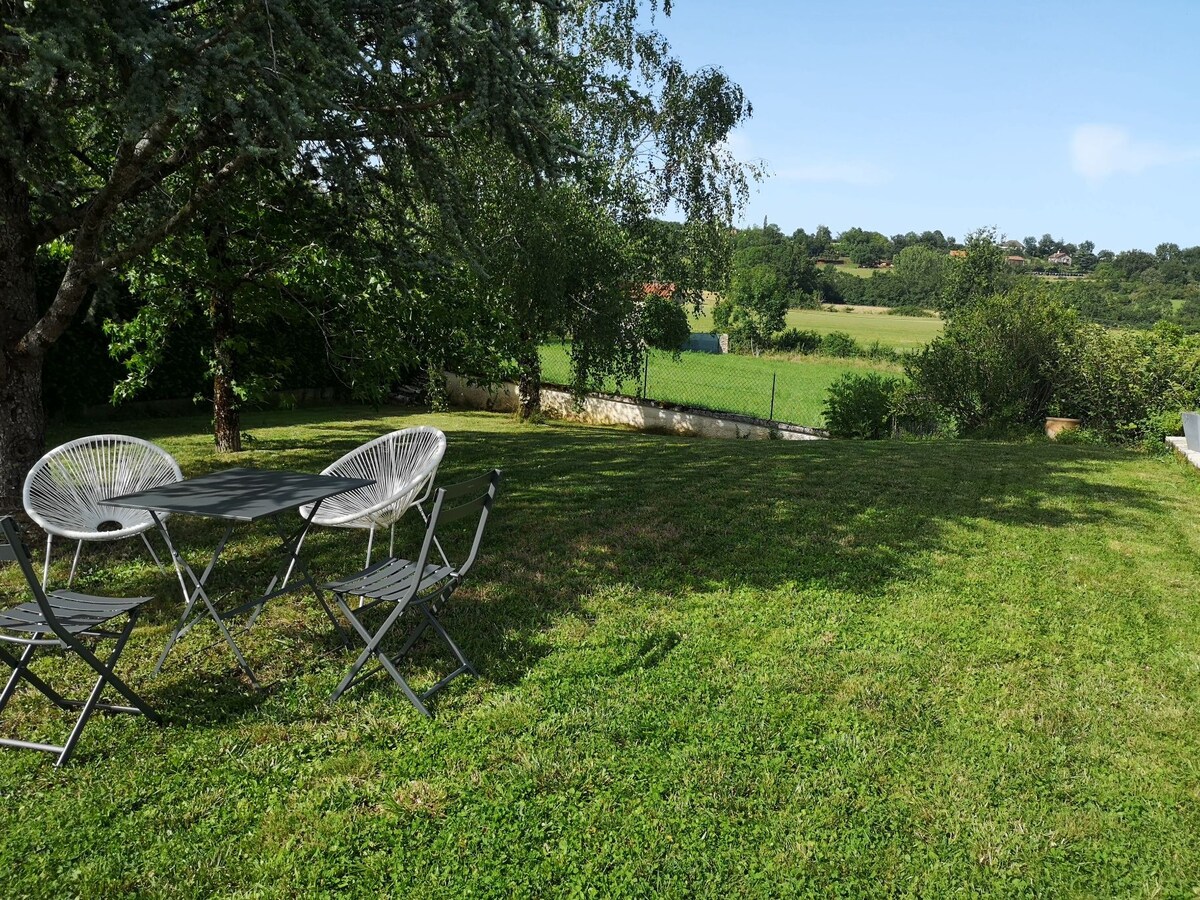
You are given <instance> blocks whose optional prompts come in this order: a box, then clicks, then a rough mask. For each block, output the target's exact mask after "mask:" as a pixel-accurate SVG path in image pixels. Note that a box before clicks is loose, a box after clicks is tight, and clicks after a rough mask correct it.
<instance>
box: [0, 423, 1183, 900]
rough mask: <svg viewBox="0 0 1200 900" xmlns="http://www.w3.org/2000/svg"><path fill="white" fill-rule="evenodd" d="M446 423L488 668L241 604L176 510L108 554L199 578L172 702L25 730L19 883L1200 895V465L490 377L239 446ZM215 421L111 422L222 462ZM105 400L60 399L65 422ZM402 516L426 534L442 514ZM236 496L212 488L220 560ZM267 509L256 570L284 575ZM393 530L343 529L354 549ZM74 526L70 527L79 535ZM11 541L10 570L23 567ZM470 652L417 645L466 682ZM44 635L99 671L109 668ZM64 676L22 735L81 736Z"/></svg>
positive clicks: (327, 546)
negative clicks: (223, 516)
mask: <svg viewBox="0 0 1200 900" xmlns="http://www.w3.org/2000/svg"><path fill="white" fill-rule="evenodd" d="M417 423H428V424H433V425H437V426H439V427H441V428H443V429H445V430H446V431H447V433H448V435H449V450H448V453H447V457H446V462H445V465H444V466H443V470H442V473H441V480H442V481H443V482H444V481H448V480H451V479H456V478H459V477H462V476H465V475H470V474H474V473H477V472H480V471H482V470H483V469H485V468H486V467H489V466H493V465H497V466H501V467H502V468H503V469H504V470H505V472H506V482H505V485H504V489H503V493H502V494H501V497H500V500H499V502H498V504H497V507H496V515H495V519H494V523H493V527H492V529H491V532H490V535H489V539H488V540H487V542H486V545H485V548H484V551H483V555H482V557H481V562H480V564H479V567H478V568H477V570H476V575H477V577H476V578H474V579H473V581H472V582H471V583H470V584H469V585H468V587H467V588H464V590H463V591H462V592H461V593H460V595H459V597H458V598H457V599H458V601H459V602H458V603H457V604H456V606H455V607H454V608H453V609H452V611H451V612H449V613H448V624H449V625H450V627H451V629H452V630H453V631H454V632H455V633H456V634H457V635H458V636H459V637H460V639H461V641H462V643H463V645H464V648H465V649H466V651H467V653H468V655H470V656H471V657H472V658H473V659H474V661H475V662H476V664H477V665H478V667H479V669H480V671H481V673H482V677H481V678H480V679H478V680H469V679H459V681H457V682H456V683H455V684H454V686H452V687H451V688H450V689H449V690H448V691H447V692H445V693H444V694H443V695H442V698H441V699H440V701H439V702H438V703H437V704H436V713H437V718H435V719H434V720H433V721H426V720H424V719H422V718H421V717H419V716H418V715H417V714H416V713H415V712H414V711H413V710H412V708H411V707H410V706H409V705H408V703H407V702H406V701H405V700H404V698H403V697H402V696H401V694H400V692H399V691H398V690H395V689H393V688H392V687H391V686H389V685H388V684H386V683H384V682H375V683H373V685H372V684H369V685H366V686H364V687H363V688H361V689H359V690H357V691H355V692H354V693H352V694H351V695H349V696H348V697H347V698H346V699H345V700H344V701H343V702H341V703H338V704H337V705H330V704H328V703H327V702H326V697H327V696H328V695H329V693H330V691H332V689H333V687H334V686H335V685H336V683H337V681H338V679H339V677H340V676H341V674H342V673H343V671H344V669H345V667H346V665H347V664H348V663H349V661H350V657H349V655H348V654H347V653H345V652H343V651H342V650H340V649H339V648H338V646H337V644H336V643H335V642H334V641H333V639H332V638H331V636H330V629H329V626H328V623H327V622H326V621H325V620H324V619H323V616H322V614H321V613H320V612H319V611H318V609H317V608H316V606H315V604H314V603H313V602H312V601H311V600H303V599H299V598H297V599H291V600H284V601H281V602H279V603H277V604H276V605H274V606H271V607H268V612H267V613H266V615H265V616H264V617H263V618H262V620H260V622H259V623H258V624H257V625H256V626H255V628H254V630H253V631H251V632H250V633H249V634H247V635H245V636H244V639H243V646H244V647H245V648H246V649H247V651H248V654H249V657H250V660H251V662H252V663H253V664H255V665H256V666H258V667H259V669H260V672H259V675H260V677H261V678H262V680H263V683H264V685H265V689H264V690H262V691H261V692H258V691H254V690H251V689H250V688H249V687H248V686H247V684H246V683H245V681H244V680H243V679H242V678H241V677H240V676H239V674H238V672H237V670H236V669H235V667H234V666H233V664H232V660H231V657H230V656H229V654H228V653H227V652H225V651H222V650H221V648H220V647H219V646H218V647H213V648H211V649H204V645H205V644H207V643H208V642H209V641H211V640H212V639H213V638H214V632H213V629H212V628H211V626H210V627H206V628H200V629H198V630H197V632H195V633H193V634H192V635H190V636H189V637H188V638H186V639H185V641H184V643H183V646H182V648H181V649H182V651H183V652H182V653H180V654H179V655H178V656H174V657H172V659H171V660H170V661H169V662H168V664H167V666H166V668H165V670H164V672H163V674H162V675H161V676H159V677H157V678H155V677H150V676H149V669H150V667H151V665H152V663H153V660H154V656H155V654H156V652H157V651H158V650H159V649H160V648H161V647H162V644H163V641H164V640H165V638H166V634H167V629H168V623H169V622H170V621H171V620H172V619H173V618H174V616H175V615H177V613H178V610H179V600H178V598H177V594H176V591H177V590H178V587H177V585H175V584H174V583H173V581H172V579H171V578H170V577H168V576H166V575H162V574H159V573H158V572H157V571H156V570H155V569H153V568H152V567H151V566H150V565H148V564H147V563H146V562H145V561H144V556H143V554H144V550H142V549H141V548H140V544H138V545H136V546H135V545H134V544H129V543H127V544H125V545H122V546H118V547H111V548H100V549H96V548H92V549H90V550H88V551H85V555H84V562H83V563H82V566H83V577H82V583H81V585H80V587H81V588H83V589H85V590H86V589H91V590H95V591H121V592H126V593H133V592H137V593H141V592H148V593H152V594H155V595H157V596H159V597H161V598H162V599H161V600H160V602H159V603H158V604H157V605H156V606H154V607H152V609H151V611H150V613H149V615H148V618H147V620H146V621H145V623H144V625H142V626H141V627H140V628H139V629H138V631H137V632H136V633H135V635H134V638H133V640H132V642H131V644H130V646H129V648H128V650H127V652H126V663H127V669H128V668H129V667H130V666H131V667H132V669H133V670H134V672H133V681H134V684H135V686H137V687H140V688H141V690H143V691H144V692H145V695H146V696H147V698H148V699H149V700H150V701H151V702H152V703H154V704H155V705H156V706H157V707H158V708H159V709H161V710H162V711H163V712H164V713H165V714H166V716H167V717H168V719H169V724H168V726H167V727H165V728H162V729H158V728H155V727H153V726H151V725H149V724H148V723H145V722H142V721H138V720H134V719H129V718H100V717H97V718H96V719H95V720H94V721H93V723H92V724H91V725H90V726H89V728H88V730H87V731H86V732H85V734H84V737H83V740H82V741H81V743H80V746H79V750H78V753H77V755H76V758H75V760H74V762H73V763H72V765H70V766H69V767H67V768H66V769H64V770H62V771H56V770H54V769H53V768H52V766H51V765H50V763H49V760H48V759H47V758H46V757H45V756H43V755H41V754H35V753H30V752H17V751H0V800H2V801H3V810H4V827H3V828H2V829H0V872H2V873H3V891H2V893H3V895H4V896H5V897H62V896H79V897H116V896H126V895H137V896H143V897H159V896H173V897H210V896H235V897H297V896H304V897H308V896H327V897H334V896H336V897H377V896H391V897H448V898H450V897H455V898H457V897H462V896H473V897H474V896H497V897H500V896H503V897H513V896H515V897H550V896H596V897H617V896H670V897H679V896H712V897H729V896H758V897H778V896H812V897H830V896H844V897H890V896H896V895H905V896H910V895H912V896H926V897H943V896H960V895H961V896H967V895H970V896H988V897H1012V896H1035V895H1036V896H1047V897H1095V896H1126V897H1130V896H1132V897H1141V896H1170V897H1185V896H1194V893H1195V891H1196V890H1197V888H1198V887H1200V869H1198V868H1197V865H1196V861H1197V859H1200V771H1198V768H1197V760H1200V593H1198V592H1197V591H1196V589H1195V585H1196V583H1197V580H1198V579H1200V517H1197V516H1196V515H1195V510H1196V508H1197V505H1198V504H1200V476H1198V474H1197V473H1196V472H1195V471H1193V470H1191V469H1189V468H1186V467H1185V466H1183V465H1182V464H1180V463H1178V462H1176V461H1175V460H1173V459H1170V458H1155V457H1146V456H1139V455H1135V454H1131V453H1125V452H1118V451H1112V450H1101V449H1086V448H1082V447H1071V446H1061V445H1052V444H1041V443H1034V444H1025V445H1006V444H993V443H975V442H968V441H959V442H923V443H892V442H888V443H874V444H871V443H848V442H833V441H828V442H806V443H792V442H783V441H761V442H749V441H703V440H696V439H686V438H671V437H661V436H650V435H641V434H636V433H632V432H626V431H618V430H605V429H598V428H587V427H583V426H570V425H565V424H550V425H544V426H526V427H523V426H518V425H516V424H514V422H513V421H512V419H511V418H509V417H506V416H501V415H494V414H486V413H459V414H450V415H437V416H434V415H417V414H409V413H406V412H400V411H384V412H381V413H379V414H370V413H368V412H364V411H363V410H361V409H334V410H312V411H302V412H296V413H288V414H284V413H272V414H261V415H253V416H249V417H248V421H247V422H246V427H247V429H248V430H249V431H250V432H251V433H252V434H253V436H254V438H255V441H254V442H253V444H252V446H253V447H254V448H255V449H253V450H252V451H250V452H248V453H246V454H244V455H243V456H240V457H238V459H237V460H236V462H237V463H239V464H251V465H259V466H279V467H290V468H297V469H303V470H307V471H314V472H315V471H317V470H319V469H320V468H321V467H323V466H324V465H326V464H327V463H329V462H330V461H332V460H333V459H334V458H335V457H337V456H338V455H340V454H341V453H343V452H345V451H346V450H349V449H350V448H352V447H353V446H355V445H356V444H358V443H360V442H362V441H365V440H367V439H368V438H370V437H373V436H375V435H377V434H379V433H381V432H383V431H385V430H387V429H390V428H395V427H400V426H405V425H411V424H417ZM206 425H207V422H206V419H205V418H202V417H197V418H192V419H186V420H160V421H142V422H138V423H106V424H105V428H111V429H112V430H114V431H130V432H133V433H137V434H141V435H143V436H145V437H148V438H151V439H154V440H157V441H160V442H161V443H162V444H163V445H164V446H166V447H167V448H168V449H169V450H171V451H172V452H173V453H175V454H176V455H177V456H178V458H179V459H180V462H181V463H182V465H183V468H184V470H185V472H186V473H188V474H196V473H199V472H203V471H207V470H209V469H212V468H214V467H217V466H223V465H229V464H231V463H234V462H235V460H230V459H218V458H216V456H215V455H214V453H213V449H212V441H211V438H210V437H209V436H208V435H207V433H206ZM80 430H81V429H69V430H62V429H60V430H59V431H57V432H56V433H55V434H53V435H52V438H53V439H54V440H60V439H65V438H67V437H70V436H73V435H74V434H76V433H78V432H79V431H80ZM408 524H409V526H410V527H409V528H407V529H405V530H404V531H403V533H402V534H401V535H399V536H398V541H399V546H400V547H401V548H403V549H404V550H406V551H407V550H411V549H412V548H413V546H414V542H415V540H416V532H415V531H414V530H413V528H412V527H411V526H412V523H408ZM218 530H219V529H218V528H217V527H214V526H213V525H208V524H201V523H195V522H188V521H185V520H183V519H177V520H175V525H174V526H173V531H174V533H175V534H176V535H177V536H178V538H179V539H180V541H181V542H182V545H183V547H184V548H185V552H187V553H188V554H189V555H190V556H191V558H192V559H193V560H196V559H198V558H199V556H200V555H201V554H202V553H203V552H204V551H205V550H206V549H207V548H211V546H212V544H213V542H214V541H215V540H216V537H217V534H218ZM264 534H265V532H260V531H255V530H248V531H242V532H239V533H238V535H237V538H236V540H235V542H234V543H233V544H232V546H231V547H230V550H229V563H230V565H229V566H227V567H225V568H224V569H223V571H222V572H221V573H220V575H221V576H223V577H227V578H232V579H235V580H236V579H238V578H244V577H250V578H252V579H255V580H261V581H265V579H266V577H267V575H268V573H269V570H270V568H271V563H270V560H269V556H268V555H267V548H268V547H269V542H267V541H266V539H265V537H264V536H263V535H264ZM363 544H364V540H363V536H362V535H359V534H352V533H346V532H340V531H323V532H321V533H320V534H319V535H315V536H314V537H313V538H312V539H311V549H312V551H313V555H312V557H311V558H310V559H311V562H312V563H313V565H314V567H315V569H316V570H317V571H318V572H322V573H326V574H330V575H332V574H335V573H339V572H343V571H344V570H345V569H346V568H347V567H348V566H351V565H353V564H355V563H356V561H357V560H358V558H359V555H360V553H361V552H362V549H363ZM65 557H66V553H65V551H64V552H63V558H61V559H59V560H58V562H57V563H56V572H57V577H60V578H61V577H63V575H64V573H65V569H66V562H67V560H66V558H65ZM15 588H16V580H15V579H14V578H13V577H12V573H11V572H8V571H5V572H4V573H3V574H2V575H0V594H2V595H6V596H3V598H2V599H3V600H5V601H11V600H13V599H16V598H15V597H14V596H13V593H14V590H15ZM441 662H442V660H441V659H440V657H434V656H422V657H421V658H419V659H418V660H416V661H415V663H414V664H413V666H412V667H411V668H410V671H411V672H412V674H413V675H414V677H415V679H416V680H417V681H418V683H420V682H425V683H428V679H429V678H432V677H434V676H433V672H434V671H435V669H434V666H435V665H440V664H441ZM38 671H40V672H41V673H42V674H43V675H47V676H55V677H56V678H58V679H59V680H60V681H61V680H62V679H63V678H65V680H66V681H67V682H69V683H72V686H73V687H74V689H75V690H80V689H82V687H83V684H84V678H83V673H82V671H81V669H80V668H79V667H78V666H70V667H64V666H63V665H61V663H60V662H59V661H58V660H56V659H53V658H50V659H46V660H44V661H43V664H42V665H41V666H39V668H38ZM61 721H62V720H61V718H60V716H59V715H58V714H57V712H56V711H54V710H53V709H50V708H47V706H45V705H44V704H42V703H35V702H32V701H31V700H30V698H29V695H28V693H27V692H25V691H22V692H21V693H19V694H18V699H17V700H16V701H14V702H13V704H12V705H11V707H10V709H9V710H7V711H6V714H5V718H4V720H3V722H4V724H2V725H0V729H3V731H4V733H6V734H12V733H16V732H18V731H20V732H21V733H22V734H24V735H26V736H30V737H35V738H36V737H41V738H43V739H45V738H57V737H61V734H62V732H61Z"/></svg>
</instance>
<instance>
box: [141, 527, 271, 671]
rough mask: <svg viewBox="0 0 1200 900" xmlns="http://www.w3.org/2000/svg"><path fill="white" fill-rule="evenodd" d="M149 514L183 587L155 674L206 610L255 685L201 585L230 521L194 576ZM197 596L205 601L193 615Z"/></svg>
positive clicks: (225, 537) (229, 531)
mask: <svg viewBox="0 0 1200 900" xmlns="http://www.w3.org/2000/svg"><path fill="white" fill-rule="evenodd" d="M150 515H151V516H153V518H154V521H155V523H156V524H157V525H158V529H159V532H160V533H161V534H162V536H163V540H164V542H165V543H166V545H167V549H168V550H169V551H170V553H171V560H172V562H173V563H174V564H175V573H176V574H177V575H178V576H179V586H180V587H181V588H183V599H184V607H183V615H181V616H180V617H179V623H178V624H177V625H176V626H175V630H174V631H172V632H171V636H170V638H168V639H167V645H166V646H165V647H164V648H163V651H162V655H161V656H159V658H158V665H156V666H155V667H154V674H156V675H157V674H159V673H160V672H161V671H162V667H163V663H165V662H166V660H167V655H168V654H169V653H170V652H171V649H172V648H173V647H174V646H175V644H176V643H177V642H178V641H179V639H180V638H181V637H183V636H184V635H185V634H187V633H188V632H189V631H191V630H192V628H193V627H194V626H195V625H196V623H197V622H199V621H201V620H202V619H203V618H204V616H205V613H206V612H207V614H208V616H209V617H211V618H212V620H213V621H214V622H216V623H217V628H218V629H219V630H220V632H221V637H223V638H224V639H225V643H227V644H228V645H229V648H230V649H231V650H233V655H234V656H235V657H237V661H238V665H239V666H241V668H242V671H243V672H245V673H246V676H247V677H248V678H249V679H250V683H251V684H253V685H254V686H255V687H258V686H259V685H258V679H257V678H255V677H254V671H253V670H252V669H251V668H250V664H249V663H247V662H246V658H245V657H244V656H243V655H242V651H241V649H240V648H239V647H238V645H237V642H235V641H234V639H233V635H231V634H230V633H229V629H228V628H226V627H225V621H224V619H223V618H222V617H221V614H220V612H218V611H217V608H216V606H214V605H213V602H212V599H211V598H210V597H209V596H208V591H206V590H205V588H204V586H205V585H206V584H207V583H208V579H209V576H211V575H212V571H213V568H214V567H215V566H216V564H217V560H218V559H220V558H221V554H222V553H223V552H224V550H225V545H226V544H227V543H228V542H229V538H230V536H231V535H232V534H233V526H232V525H230V526H229V527H228V528H226V529H225V534H223V535H222V536H221V540H220V542H219V543H218V544H217V548H216V550H215V551H213V555H212V558H211V559H210V560H209V561H208V565H207V566H205V567H204V572H203V573H202V574H201V575H199V576H197V575H196V572H195V570H194V569H193V568H192V567H191V565H190V564H189V563H188V561H187V560H186V559H184V558H183V556H182V555H181V554H180V553H179V551H178V550H177V549H176V548H175V544H174V542H173V541H172V540H171V534H170V532H169V531H167V528H166V525H165V524H164V523H163V521H162V520H161V519H160V518H159V516H158V514H157V513H155V512H153V511H151V513H150ZM185 572H186V573H187V576H188V578H189V579H190V580H191V582H192V585H193V587H192V589H191V590H190V591H189V590H188V587H187V584H186V583H185V582H184V579H183V576H184V573H185ZM197 600H202V601H203V602H204V607H205V609H204V610H203V611H201V612H199V613H196V614H195V615H193V610H194V609H195V606H196V601H197Z"/></svg>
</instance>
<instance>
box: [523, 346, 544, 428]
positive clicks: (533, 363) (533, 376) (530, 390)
mask: <svg viewBox="0 0 1200 900" xmlns="http://www.w3.org/2000/svg"><path fill="white" fill-rule="evenodd" d="M517 366H518V367H519V368H520V370H521V374H520V376H519V377H518V380H517V395H518V397H519V406H518V412H519V413H520V416H521V418H522V419H526V420H528V419H532V418H535V417H536V416H538V415H540V414H541V412H542V359H541V357H540V356H538V350H537V344H536V343H532V344H530V345H527V347H526V350H525V352H524V353H522V354H521V356H520V358H519V359H518V360H517Z"/></svg>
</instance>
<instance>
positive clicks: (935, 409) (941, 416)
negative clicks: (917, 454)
mask: <svg viewBox="0 0 1200 900" xmlns="http://www.w3.org/2000/svg"><path fill="white" fill-rule="evenodd" d="M892 431H893V434H895V435H896V436H897V437H950V436H953V434H954V421H953V420H952V419H950V418H949V417H948V416H947V415H946V413H945V412H944V411H943V410H942V408H941V407H940V406H938V405H937V404H936V403H934V402H933V400H931V399H930V398H929V397H927V396H925V395H924V394H922V393H920V392H919V391H918V390H917V389H916V387H915V386H914V385H913V384H912V382H908V381H906V382H902V383H901V384H900V387H898V388H897V389H896V392H895V393H894V394H893V395H892Z"/></svg>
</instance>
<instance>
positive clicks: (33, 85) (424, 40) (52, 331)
mask: <svg viewBox="0 0 1200 900" xmlns="http://www.w3.org/2000/svg"><path fill="white" fill-rule="evenodd" d="M558 8H559V4H558V3H557V2H555V0H406V2H399V0H390V2H389V0H271V2H270V3H264V2H261V0H223V2H217V0H173V2H163V0H0V512H6V511H9V510H13V509H16V508H17V507H18V506H19V490H20V485H21V481H22V478H23V476H24V473H25V471H26V470H27V469H28V467H29V465H30V464H31V463H32V461H33V460H34V459H35V458H36V457H37V455H38V454H39V453H40V452H41V450H42V444H43V440H44V427H45V419H44V413H43V410H42V399H41V384H42V364H43V360H44V359H45V355H46V352H47V349H48V348H49V347H50V346H51V345H52V344H53V343H54V342H55V341H56V340H57V339H58V338H59V337H60V336H61V335H62V334H63V332H64V331H65V330H66V329H67V328H68V327H69V326H70V324H71V323H72V321H74V320H75V319H76V317H77V315H78V313H79V310H80V308H81V306H82V305H83V304H84V302H85V300H86V298H87V297H88V295H89V292H90V291H91V290H92V289H93V288H94V286H95V285H96V284H97V283H98V282H99V281H101V280H102V279H105V278H107V277H109V276H110V274H111V273H113V272H115V271H117V270H119V269H120V268H121V267H123V266H125V265H126V264H127V263H129V262H130V261H132V260H134V259H137V258H139V257H141V256H143V255H144V254H145V253H147V252H148V251H149V250H150V249H151V248H153V247H154V246H156V245H158V244H159V243H161V242H162V241H163V240H165V239H166V238H168V237H170V236H171V235H172V234H175V233H177V232H178V231H180V230H181V229H182V228H183V227H184V226H185V225H186V224H187V223H188V222H189V221H190V220H191V219H192V218H193V217H195V216H196V215H197V213H198V212H201V211H202V210H203V209H204V208H205V207H206V206H207V205H208V204H210V203H211V202H212V201H213V199H214V198H215V197H216V196H217V195H218V194H219V193H220V192H221V191H222V190H223V189H226V188H227V187H228V186H230V185H231V184H234V183H235V182H237V181H238V180H239V179H240V178H242V177H244V176H245V175H246V174H247V173H248V172H249V171H250V170H252V169H258V170H260V171H261V170H263V169H269V168H271V167H274V168H275V170H277V171H286V172H289V173H292V174H295V173H300V174H303V175H304V176H305V177H307V178H309V179H311V180H313V181H314V182H316V183H319V184H321V185H322V186H323V187H324V188H325V189H327V190H330V191H338V190H342V189H347V190H348V189H351V187H350V186H353V189H362V188H363V186H364V185H366V186H370V185H372V184H374V183H377V182H379V181H383V180H386V181H387V182H389V184H390V186H391V190H392V192H393V193H392V195H391V196H393V197H394V198H395V201H396V202H397V204H399V205H400V206H402V207H415V206H417V205H419V204H423V203H428V204H434V205H436V206H438V207H440V208H441V209H442V210H443V211H444V212H445V215H446V218H447V220H448V221H450V222H453V221H454V218H455V217H454V211H455V209H456V208H461V207H465V206H466V205H467V204H469V202H470V201H469V198H468V197H467V196H466V195H465V194H464V192H463V191H462V190H461V189H460V186H459V185H458V184H457V182H456V179H455V173H454V171H453V170H452V168H451V167H450V166H448V165H447V162H446V151H447V150H452V149H454V148H456V147H457V146H458V145H459V144H460V143H462V142H463V141H467V140H473V139H478V137H479V136H482V137H483V138H485V139H487V140H491V141H495V142H497V143H499V144H503V145H504V146H506V147H507V148H510V149H511V150H513V151H515V153H516V154H517V155H518V156H519V157H521V158H524V159H527V160H529V161H531V162H532V163H533V164H534V165H535V166H538V167H541V168H546V167H548V166H550V165H551V164H552V163H553V161H554V160H555V158H556V154H555V153H554V152H553V151H552V149H551V145H552V143H553V140H552V135H553V134H554V131H555V129H554V127H553V121H552V119H551V117H550V115H549V111H550V104H549V102H548V100H549V96H550V89H549V78H550V71H551V68H550V66H549V65H548V61H549V60H550V59H551V57H552V56H553V54H552V52H551V48H553V41H552V38H553V34H554V31H553V21H554V19H555V18H556V16H557V11H558ZM548 38H550V39H551V40H548ZM402 238H403V235H397V240H398V241H400V240H401V239H402ZM54 242H65V243H66V244H67V245H68V246H69V258H68V262H67V266H66V271H65V274H64V275H63V277H62V280H61V284H60V285H59V287H58V289H57V291H56V292H55V295H54V297H53V300H52V301H51V302H50V304H49V306H48V307H47V308H42V307H40V306H39V304H38V302H37V298H36V294H35V290H34V273H35V266H36V259H37V256H38V253H39V248H43V247H46V246H47V245H49V244H51V243H54Z"/></svg>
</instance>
